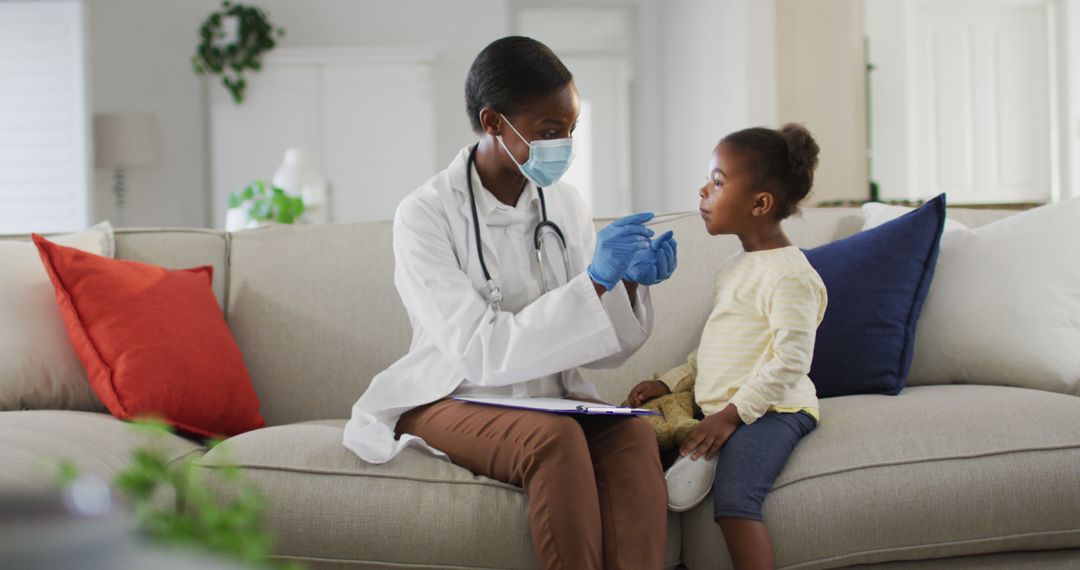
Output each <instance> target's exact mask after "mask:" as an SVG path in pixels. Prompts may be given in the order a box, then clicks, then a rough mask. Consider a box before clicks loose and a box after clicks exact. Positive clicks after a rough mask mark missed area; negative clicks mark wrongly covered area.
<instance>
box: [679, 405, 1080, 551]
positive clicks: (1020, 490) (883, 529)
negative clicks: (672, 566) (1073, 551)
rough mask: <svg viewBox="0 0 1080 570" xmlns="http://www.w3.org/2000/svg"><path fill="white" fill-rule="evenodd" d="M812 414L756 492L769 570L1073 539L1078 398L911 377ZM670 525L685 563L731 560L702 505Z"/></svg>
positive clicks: (1078, 538) (1076, 533)
mask: <svg viewBox="0 0 1080 570" xmlns="http://www.w3.org/2000/svg"><path fill="white" fill-rule="evenodd" d="M821 418H822V421H821V424H820V425H819V426H818V428H817V429H816V430H814V431H813V432H811V433H810V435H808V436H807V437H806V438H805V439H803V441H802V442H801V443H800V444H799V446H798V447H797V448H796V450H795V453H794V454H793V455H792V456H791V458H790V460H789V461H788V464H787V466H786V467H785V468H784V470H783V471H782V472H781V473H780V476H779V478H778V479H777V481H776V483H775V485H774V486H773V490H772V492H771V493H770V494H769V497H768V499H767V500H766V501H765V521H766V524H768V525H769V531H770V534H771V535H772V537H773V541H774V543H775V545H776V558H777V565H778V566H779V567H787V568H833V567H837V566H845V565H850V564H865V563H874V562H886V561H893V560H917V559H924V558H942V557H951V556H968V555H978V554H989V553H996V552H1007V551H1015V550H1047V549H1069V548H1077V547H1080V493H1078V492H1077V490H1078V489H1080V421H1078V418H1080V398H1077V397H1075V396H1070V395H1064V394H1054V393H1050V392H1040V391H1035V390H1028V389H1024V388H1010V387H999V386H922V387H914V388H908V389H906V390H904V391H903V392H902V393H901V394H900V395H898V396H883V395H858V396H844V397H838V398H830V399H825V400H822V401H821ZM682 526H683V537H684V538H683V540H684V542H685V545H684V550H683V558H684V561H685V563H686V565H687V566H688V567H689V568H691V569H696V568H727V567H730V563H729V561H728V554H727V550H726V548H725V546H724V541H723V538H722V535H721V533H720V531H719V528H718V527H717V525H716V524H715V523H714V522H713V518H712V503H711V501H706V502H705V503H703V504H702V506H700V507H698V508H696V509H694V510H693V511H690V512H688V513H686V515H685V516H684V518H683V525H682Z"/></svg>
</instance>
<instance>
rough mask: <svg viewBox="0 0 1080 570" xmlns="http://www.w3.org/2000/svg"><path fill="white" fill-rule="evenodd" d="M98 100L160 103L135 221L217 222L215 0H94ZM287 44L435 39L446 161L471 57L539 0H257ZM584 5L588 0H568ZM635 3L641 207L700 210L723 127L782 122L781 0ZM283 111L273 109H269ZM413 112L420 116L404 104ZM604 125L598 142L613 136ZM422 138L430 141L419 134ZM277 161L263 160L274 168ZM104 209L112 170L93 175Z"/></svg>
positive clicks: (152, 108) (439, 126)
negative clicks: (201, 52) (211, 124)
mask: <svg viewBox="0 0 1080 570" xmlns="http://www.w3.org/2000/svg"><path fill="white" fill-rule="evenodd" d="M86 1H87V8H88V10H87V14H88V26H87V28H88V36H89V42H90V49H91V54H90V55H91V57H90V69H89V73H88V75H89V77H90V82H91V84H92V91H91V93H92V98H91V108H92V109H93V111H94V112H106V111H148V112H152V113H155V114H156V115H157V116H158V118H159V121H160V122H161V125H162V131H163V133H164V135H163V136H164V140H163V145H162V146H163V152H164V155H165V161H164V163H163V164H162V165H161V166H159V167H156V168H152V169H146V170H142V171H136V170H132V171H130V173H129V186H130V192H129V198H128V206H127V209H126V210H125V220H126V222H127V223H128V224H129V225H144V226H151V225H152V226H205V225H208V224H209V220H210V210H211V204H210V203H209V201H208V198H207V196H208V194H209V192H208V190H207V189H208V187H209V179H210V176H209V168H210V164H209V159H208V153H207V152H206V145H207V124H206V120H207V119H206V106H207V94H206V93H205V92H204V90H205V89H206V88H210V89H221V86H220V85H219V84H218V83H217V81H216V80H215V81H213V82H212V83H210V84H209V85H208V86H207V85H204V83H203V81H202V80H200V79H199V78H198V77H196V76H195V75H194V73H193V72H192V70H191V65H190V61H189V60H190V56H191V54H192V53H193V51H194V48H195V42H196V38H195V32H196V30H197V28H198V26H199V24H200V22H201V21H202V19H203V18H205V16H206V15H207V14H208V13H209V12H210V11H211V10H214V9H216V8H217V7H218V6H219V5H220V4H219V3H218V2H216V1H212V0H183V1H177V0H86ZM257 3H258V5H259V6H261V7H263V8H264V9H265V10H266V11H267V12H268V13H269V15H270V18H271V21H273V22H274V23H276V24H278V25H281V26H283V27H285V28H286V36H285V38H284V40H283V41H282V43H281V45H283V46H294V47H304V46H328V47H334V46H354V45H355V46H417V45H419V46H426V47H431V48H433V49H435V50H436V51H438V52H439V57H438V60H437V61H436V63H435V71H434V73H435V87H436V90H437V93H436V107H435V123H436V124H435V129H434V132H433V133H432V135H431V136H432V137H433V138H434V139H435V149H436V163H437V165H439V166H441V165H443V164H446V163H448V162H449V161H450V159H451V157H452V156H453V155H454V153H455V152H456V151H457V149H458V148H460V147H461V146H462V145H464V144H467V143H468V142H470V141H471V140H472V139H473V136H474V135H473V134H472V132H471V130H470V128H469V124H468V119H467V117H466V116H465V111H464V96H463V92H464V82H465V74H466V71H467V70H468V66H469V64H470V63H471V62H472V59H473V57H475V55H476V53H478V52H479V51H480V50H481V49H482V48H483V47H484V46H485V45H487V43H488V42H490V41H491V40H493V39H495V38H498V37H501V36H503V35H506V34H507V33H508V31H509V30H510V22H511V19H512V13H511V12H512V10H513V9H515V8H518V7H522V6H536V5H537V4H536V2H533V1H532V0H455V1H454V2H440V1H437V0H366V1H362V2H360V1H355V0H311V1H306V2H298V1H295V0H259V1H258V2H257ZM563 3H565V4H587V3H588V2H583V1H576V2H563ZM615 3H618V4H624V5H625V4H629V5H633V6H635V9H636V18H637V20H636V31H637V37H636V42H637V46H636V52H635V55H636V57H635V81H636V82H637V89H636V91H635V94H634V95H635V96H634V99H633V101H632V106H633V111H632V113H633V116H632V123H633V129H634V134H633V141H632V148H631V153H632V157H633V160H632V163H633V166H632V168H633V176H634V183H633V187H634V189H635V196H634V200H633V206H634V209H636V210H643V209H652V210H656V211H658V212H662V211H674V210H693V209H695V208H696V207H697V196H696V191H697V189H698V188H699V187H700V184H701V181H702V180H703V179H704V176H705V173H704V171H705V168H706V165H707V162H708V157H709V153H710V152H711V150H712V148H713V146H714V145H715V144H716V142H717V141H718V140H719V139H720V138H721V137H723V136H724V135H725V134H727V133H729V132H731V131H734V130H737V129H741V128H745V127H749V126H755V125H771V126H777V123H778V118H777V101H778V95H777V92H778V90H777V77H776V72H775V70H776V58H777V51H776V37H775V32H776V30H775V27H774V25H773V22H774V17H775V13H774V0H679V1H678V2H671V1H666V0H622V1H619V2H615ZM268 120H272V119H268ZM401 120H402V121H407V120H409V117H401ZM602 142H603V136H602V133H598V134H597V144H602ZM420 143H421V144H422V143H423V141H420ZM271 174H272V173H266V176H270V175H271ZM95 182H96V189H95V200H94V204H95V205H96V209H97V213H98V216H97V217H99V218H109V217H111V215H112V198H111V195H110V187H111V178H110V173H108V172H99V173H97V176H96V177H95Z"/></svg>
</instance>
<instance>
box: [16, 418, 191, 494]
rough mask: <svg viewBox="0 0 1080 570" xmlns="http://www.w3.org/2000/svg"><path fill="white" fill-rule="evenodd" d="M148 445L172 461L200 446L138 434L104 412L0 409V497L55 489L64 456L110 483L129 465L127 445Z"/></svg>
mask: <svg viewBox="0 0 1080 570" xmlns="http://www.w3.org/2000/svg"><path fill="white" fill-rule="evenodd" d="M147 444H152V445H156V446H160V447H159V448H160V449H161V450H162V451H163V452H164V453H165V456H166V457H168V458H169V459H170V460H172V461H173V462H174V463H175V462H176V461H179V460H181V459H183V458H184V457H189V456H194V455H198V454H200V453H202V451H203V449H204V448H203V447H202V446H200V445H198V444H196V443H193V442H191V441H189V440H186V439H184V438H182V437H179V436H175V435H171V434H164V435H161V436H160V437H158V436H151V435H149V434H147V433H144V432H140V431H139V430H137V429H136V428H135V427H134V426H132V425H131V424H129V423H127V422H123V421H121V420H118V419H116V418H114V417H112V416H110V415H109V414H99V413H95V412H75V411H60V410H26V411H16V412H0V495H5V494H9V493H25V492H34V491H51V490H55V489H57V488H58V485H59V474H60V469H59V465H60V463H61V462H62V461H65V460H66V461H70V462H72V463H73V464H75V466H76V467H78V468H79V471H80V473H82V474H93V475H97V476H100V477H102V478H104V479H105V480H107V481H112V480H113V478H114V477H115V476H116V474H117V473H119V472H120V471H122V470H123V469H125V468H127V467H128V465H129V464H130V460H131V451H132V449H134V448H135V447H138V446H142V445H147Z"/></svg>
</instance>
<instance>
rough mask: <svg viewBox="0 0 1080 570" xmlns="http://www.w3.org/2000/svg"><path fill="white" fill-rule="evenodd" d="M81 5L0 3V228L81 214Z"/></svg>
mask: <svg viewBox="0 0 1080 570" xmlns="http://www.w3.org/2000/svg"><path fill="white" fill-rule="evenodd" d="M87 133H88V127H87V111H86V91H85V82H84V60H83V24H82V5H81V4H80V3H79V2H73V1H56V2H0V233H25V232H29V231H36V232H55V231H68V230H75V229H81V228H83V227H85V226H86V223H87V221H88V217H89V216H88V205H87V203H88V200H87V195H88V192H87V189H88V188H89V174H90V173H89V161H88V159H87V154H88V150H87V149H88V143H87Z"/></svg>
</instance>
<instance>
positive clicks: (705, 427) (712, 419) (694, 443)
mask: <svg viewBox="0 0 1080 570" xmlns="http://www.w3.org/2000/svg"><path fill="white" fill-rule="evenodd" d="M740 425H742V419H740V418H739V410H738V409H736V408H735V406H732V405H731V404H728V405H727V407H725V408H724V409H723V410H720V413H718V414H713V415H711V416H709V417H707V418H705V419H703V420H701V423H699V424H698V426H697V427H696V428H694V431H692V432H690V435H688V436H686V441H684V442H683V445H682V448H681V449H680V450H679V455H680V456H682V457H686V456H687V455H690V459H691V460H697V458H699V457H701V456H704V457H705V459H712V457H713V456H714V455H716V454H717V452H719V451H720V448H721V447H724V444H725V443H727V440H728V439H729V438H730V437H731V434H733V433H735V429H736V428H738V427H739V426H740Z"/></svg>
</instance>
